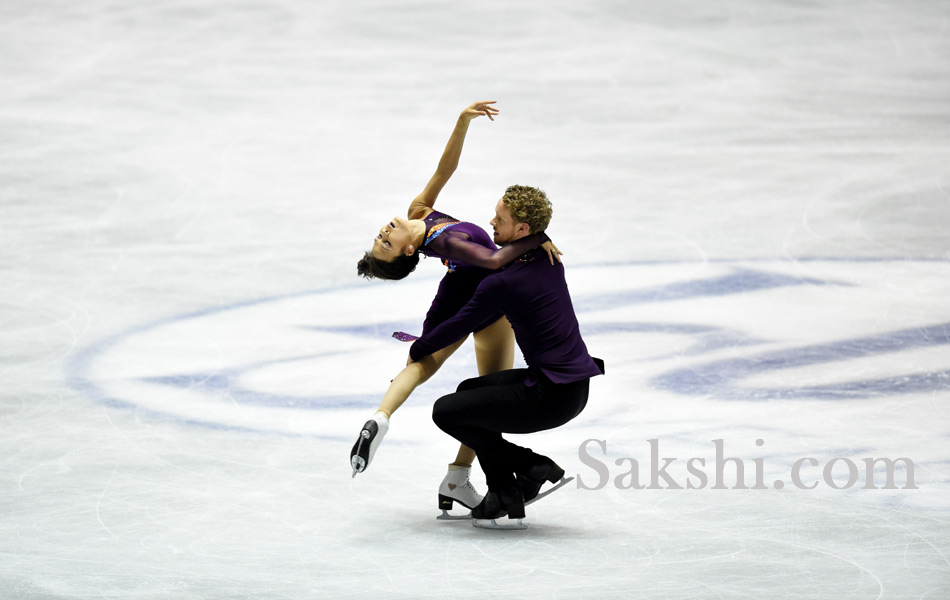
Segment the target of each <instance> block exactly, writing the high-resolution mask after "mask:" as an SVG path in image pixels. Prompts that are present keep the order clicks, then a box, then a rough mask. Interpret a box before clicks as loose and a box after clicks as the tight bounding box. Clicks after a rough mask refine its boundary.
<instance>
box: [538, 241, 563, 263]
mask: <svg viewBox="0 0 950 600" xmlns="http://www.w3.org/2000/svg"><path fill="white" fill-rule="evenodd" d="M541 247H542V248H544V251H545V252H547V253H548V260H549V261H551V264H552V265H553V264H554V259H555V258H556V259H557V262H561V255H562V254H564V253H563V252H561V251H560V250H558V249H557V246H555V245H554V242H552V241H551V240H548V241H546V242H544V243H543V244H541Z"/></svg>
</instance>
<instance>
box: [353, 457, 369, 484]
mask: <svg viewBox="0 0 950 600" xmlns="http://www.w3.org/2000/svg"><path fill="white" fill-rule="evenodd" d="M350 466H351V467H353V477H352V478H353V479H355V478H356V474H357V473H362V472H363V470H364V469H366V461H365V460H363V459H362V458H360V457H359V456H353V457H351V458H350Z"/></svg>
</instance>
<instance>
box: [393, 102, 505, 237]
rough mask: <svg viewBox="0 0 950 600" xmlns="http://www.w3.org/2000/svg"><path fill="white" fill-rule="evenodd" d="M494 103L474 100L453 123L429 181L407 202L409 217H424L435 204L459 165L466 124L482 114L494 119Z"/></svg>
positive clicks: (466, 128) (496, 112)
mask: <svg viewBox="0 0 950 600" xmlns="http://www.w3.org/2000/svg"><path fill="white" fill-rule="evenodd" d="M494 103H495V101H494V100H487V101H485V102H476V103H475V104H472V105H471V106H469V107H468V108H466V109H465V110H463V111H462V114H460V115H459V118H458V121H456V123H455V129H453V130H452V135H451V136H450V137H449V141H448V143H447V144H446V145H445V150H443V151H442V158H441V159H440V160H439V166H438V167H437V168H436V170H435V174H434V175H433V176H432V178H431V179H429V183H427V184H426V187H425V189H423V190H422V193H421V194H419V195H418V196H416V198H415V199H414V200H413V201H412V202H411V203H410V204H409V218H410V219H422V218H424V217H425V216H426V214H428V212H429V211H430V210H431V209H432V207H433V206H434V205H435V200H436V198H438V197H439V192H441V191H442V188H443V187H445V184H446V183H448V181H449V178H450V177H452V174H453V173H455V169H456V168H457V167H458V165H459V157H460V156H461V155H462V145H463V144H464V143H465V134H466V133H467V132H468V124H469V123H471V121H472V119H475V118H477V117H480V116H482V115H484V116H486V117H488V118H489V119H491V120H492V121H494V120H495V118H494V117H495V115H497V114H498V109H497V108H495V107H494V106H491V105H492V104H494Z"/></svg>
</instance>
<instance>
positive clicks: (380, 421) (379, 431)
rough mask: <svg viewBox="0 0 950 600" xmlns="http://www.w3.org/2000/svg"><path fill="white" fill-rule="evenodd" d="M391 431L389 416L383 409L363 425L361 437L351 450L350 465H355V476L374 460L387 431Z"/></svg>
mask: <svg viewBox="0 0 950 600" xmlns="http://www.w3.org/2000/svg"><path fill="white" fill-rule="evenodd" d="M387 431H389V417H387V416H386V413H384V412H383V411H381V410H380V411H376V414H375V415H373V418H372V419H370V420H369V421H367V422H366V424H365V425H363V429H362V430H361V431H360V437H359V438H358V439H357V440H356V443H355V444H353V450H352V451H350V466H352V467H353V477H356V474H357V473H362V472H363V471H365V470H366V467H368V466H369V463H371V462H372V461H373V455H374V454H376V449H377V448H379V444H380V442H382V441H383V437H384V436H385V435H386V432H387Z"/></svg>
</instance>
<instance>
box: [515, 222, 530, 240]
mask: <svg viewBox="0 0 950 600" xmlns="http://www.w3.org/2000/svg"><path fill="white" fill-rule="evenodd" d="M517 232H518V233H519V234H520V235H522V236H524V237H527V236H529V235H531V226H530V225H528V224H527V223H525V222H524V221H522V222H521V223H518V228H517Z"/></svg>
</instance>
